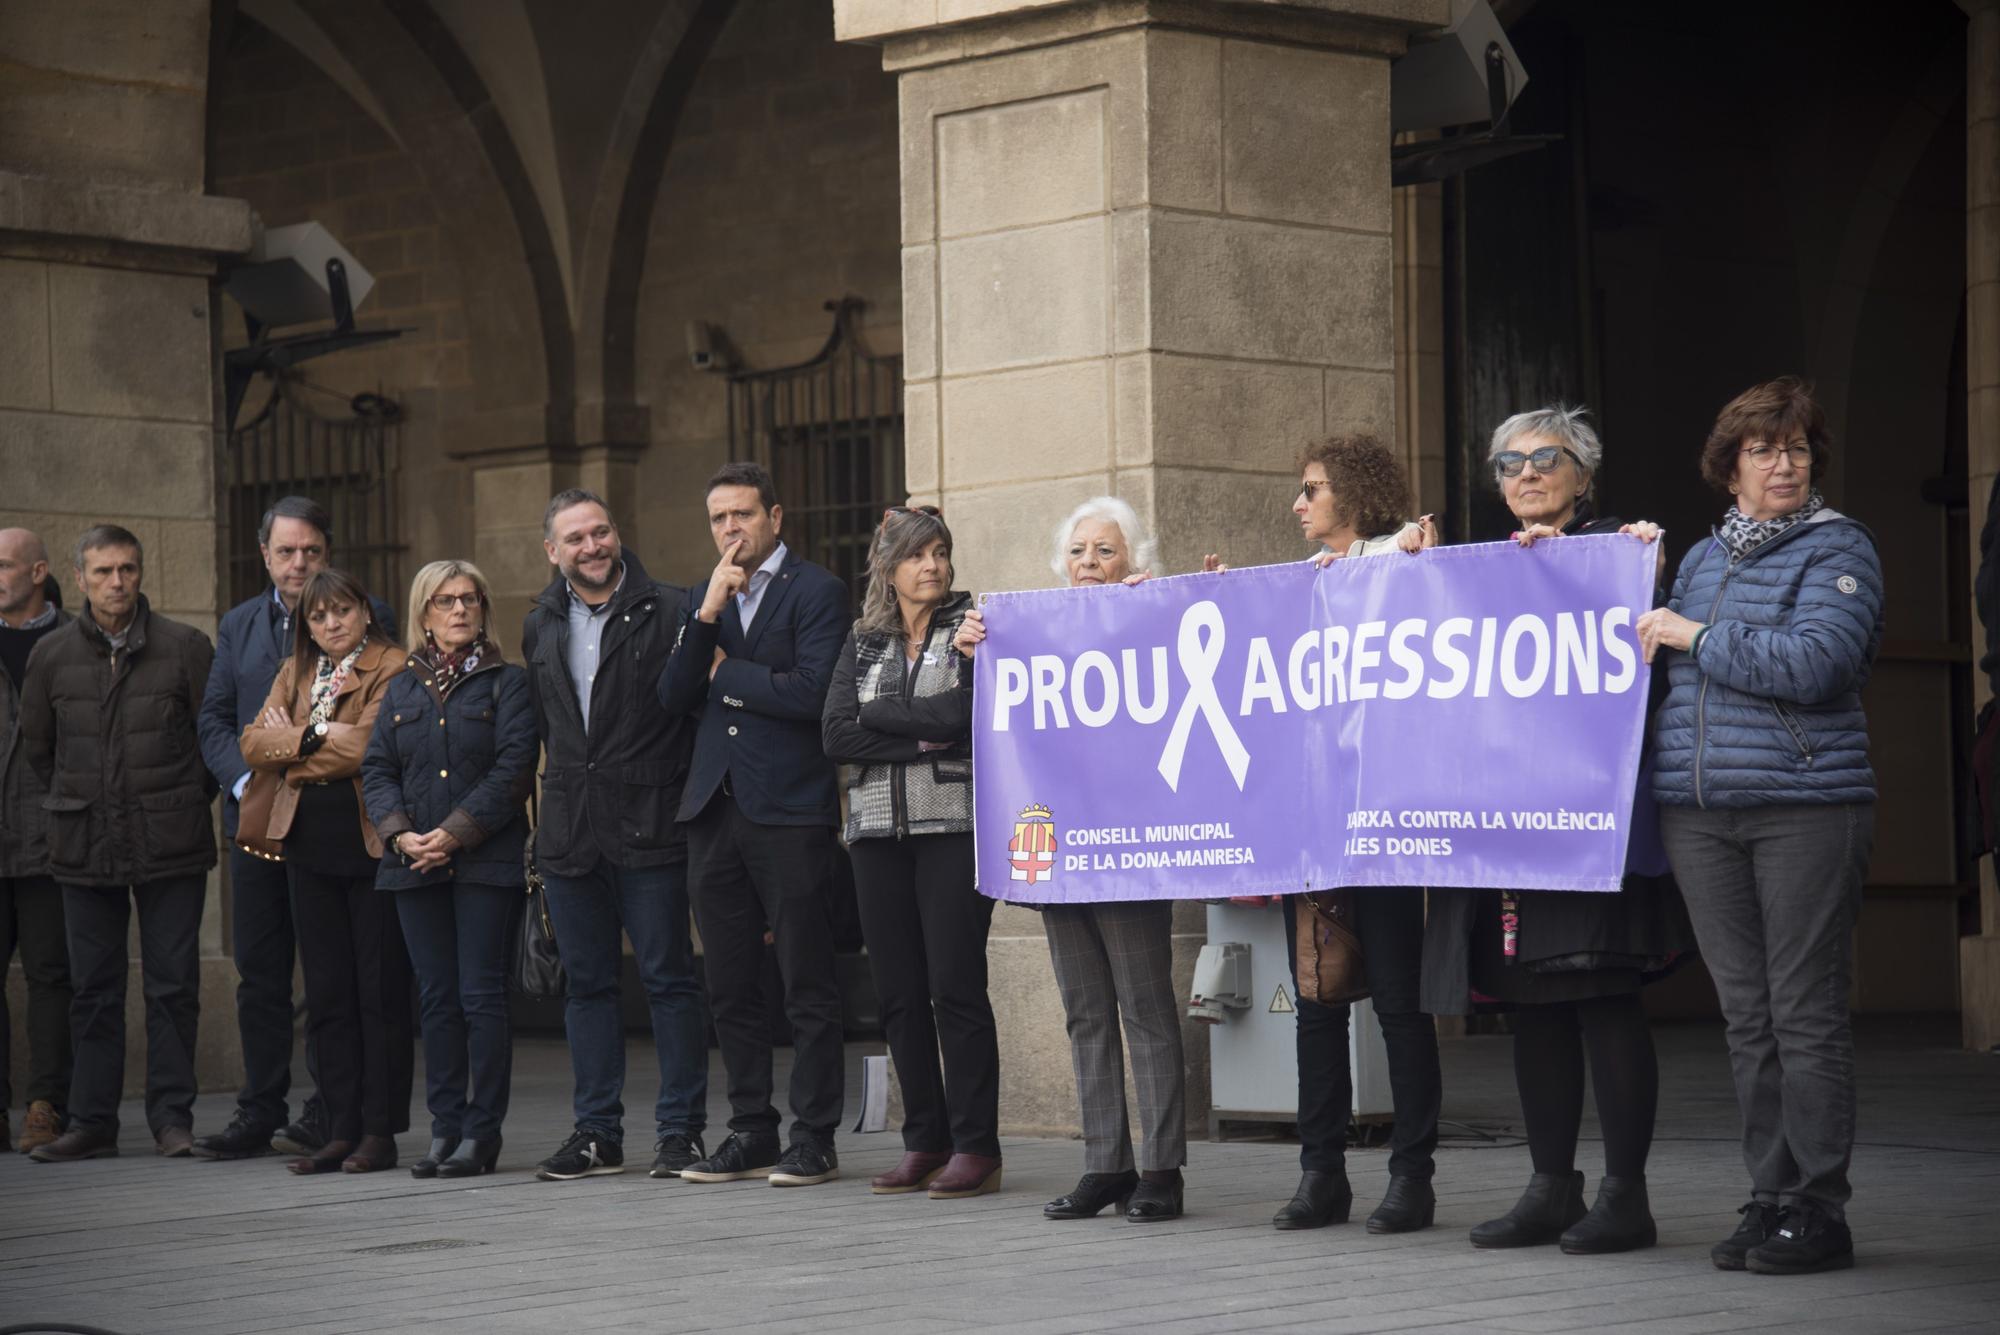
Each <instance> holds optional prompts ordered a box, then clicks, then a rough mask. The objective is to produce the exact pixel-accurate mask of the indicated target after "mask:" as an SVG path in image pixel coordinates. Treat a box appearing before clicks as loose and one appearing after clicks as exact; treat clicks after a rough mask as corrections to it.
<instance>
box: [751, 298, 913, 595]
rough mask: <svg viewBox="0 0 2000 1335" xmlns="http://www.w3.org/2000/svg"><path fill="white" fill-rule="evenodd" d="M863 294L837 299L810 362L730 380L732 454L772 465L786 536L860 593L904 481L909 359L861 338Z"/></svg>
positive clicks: (902, 497) (796, 548)
mask: <svg viewBox="0 0 2000 1335" xmlns="http://www.w3.org/2000/svg"><path fill="white" fill-rule="evenodd" d="M861 307H862V303H861V301H860V300H859V299H858V298H855V297H846V298H843V299H841V300H840V301H837V302H834V301H830V302H828V303H827V309H828V310H830V311H832V312H833V332H832V333H831V334H829V335H828V336H827V340H826V345H825V346H824V347H822V348H821V349H820V350H819V353H818V355H816V356H815V357H813V358H812V360H810V361H806V362H801V363H799V364H798V365H796V366H783V367H779V368H777V369H775V370H770V371H748V372H740V373H738V374H736V375H732V376H731V377H730V381H729V457H730V458H732V459H752V460H755V461H756V462H758V463H760V464H763V465H764V467H766V468H767V469H769V470H770V472H771V478H772V480H773V481H774V482H775V483H776V484H777V488H778V500H779V503H780V504H782V505H783V506H784V508H785V526H784V538H785V542H786V545H787V546H789V547H791V549H792V550H793V551H795V552H797V553H798V554H799V555H801V556H803V557H805V558H806V559H807V560H808V561H817V562H818V563H819V564H821V565H823V566H825V567H826V568H827V569H829V570H831V571H833V573H834V574H836V575H838V576H840V577H841V578H842V579H844V580H846V581H847V582H848V587H849V588H851V589H852V590H853V591H854V594H855V596H856V597H857V598H859V597H860V595H861V591H862V587H863V585H865V584H866V583H867V580H868V542H869V539H870V538H871V537H873V536H874V532H875V526H876V524H877V523H878V522H880V520H881V518H882V511H883V510H884V509H885V508H887V507H889V506H891V505H900V504H902V503H903V501H904V500H905V499H906V494H905V492H904V490H903V359H902V358H901V357H900V356H885V357H877V356H874V355H872V354H870V353H869V352H868V350H867V349H865V348H864V347H862V346H861V343H860V341H859V339H858V338H857V337H856V336H855V332H854V319H855V317H856V316H857V315H858V314H859V313H860V311H861Z"/></svg>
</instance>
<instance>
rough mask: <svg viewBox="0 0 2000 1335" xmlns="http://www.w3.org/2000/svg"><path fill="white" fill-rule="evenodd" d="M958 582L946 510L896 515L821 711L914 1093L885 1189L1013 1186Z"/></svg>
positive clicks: (874, 552) (872, 960)
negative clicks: (978, 846) (1003, 1120)
mask: <svg viewBox="0 0 2000 1335" xmlns="http://www.w3.org/2000/svg"><path fill="white" fill-rule="evenodd" d="M951 584H952V568H951V530H950V529H949V528H947V527H946V526H945V522H944V519H943V517H942V516H940V515H939V513H938V511H937V508H936V507H935V506H928V505H925V506H916V507H909V506H898V507H896V508H895V509H892V510H890V511H889V512H888V513H886V514H884V515H883V517H882V523H881V525H880V527H878V528H877V529H876V530H875V538H874V541H873V542H872V543H871V544H870V545H869V551H868V591H867V592H866V593H865V594H864V595H863V596H862V600H861V615H860V617H858V618H857V619H856V620H855V622H854V628H853V629H852V630H851V631H849V632H848V636H847V643H846V644H845V645H844V646H842V648H841V651H840V660H839V662H838V664H837V665H836V666H835V668H834V670H833V677H832V679H831V680H830V682H829V684H828V687H827V694H826V711H825V714H824V715H823V717H822V720H821V736H822V738H823V740H824V742H825V745H826V754H827V756H828V757H829V758H831V759H833V760H836V761H839V762H840V763H841V764H844V765H846V766H848V767H849V768H848V771H847V830H846V839H847V851H848V856H849V857H850V858H851V859H852V861H853V863H854V890H855V898H856V901H857V903H858V906H859V908H860V910H861V931H862V935H863V937H864V938H865V939H866V940H867V943H868V966H869V969H870V970H871V971H872V972H873V974H874V976H875V991H876V994H877V995H878V996H879V997H880V998H881V1002H882V1028H883V1029H884V1031H886V1032H887V1034H888V1037H889V1051H890V1053H891V1054H893V1055H894V1057H895V1059H896V1079H897V1082H898V1083H899V1084H900V1085H901V1087H902V1091H903V1151H904V1152H903V1159H902V1162H901V1163H899V1164H897V1165H896V1166H895V1167H894V1168H892V1169H890V1170H889V1171H888V1172H886V1173H883V1174H881V1175H880V1176H878V1177H876V1178H875V1179H874V1181H873V1182H872V1183H871V1184H870V1185H871V1188H872V1189H873V1191H874V1192H875V1194H876V1195H878V1196H891V1195H904V1194H908V1193H912V1192H918V1191H924V1190H926V1189H928V1190H929V1192H930V1196H931V1199H933V1200H951V1199H957V1198H960V1197H965V1196H984V1195H986V1194H988V1193H989V1192H994V1191H998V1190H999V1189H1000V1040H999V1037H998V1035H997V1034H996V1032H995V1030H994V1026H993V1006H992V1004H991V1003H990V1002H989V1001H988V1000H987V996H986V934H987V929H988V927H989V926H990V925H991V923H992V920H993V901H992V900H991V899H988V898H987V897H986V896H985V895H982V894H980V893H979V891H978V890H977V889H975V888H974V884H973V881H974V876H973V856H972V661H971V659H970V658H968V657H966V656H965V655H963V654H961V653H959V652H958V651H957V650H955V649H954V648H953V647H952V640H953V638H954V637H955V636H956V635H957V634H958V631H959V626H960V624H961V623H962V622H963V620H964V618H965V615H966V613H967V612H968V611H969V610H970V609H971V607H972V595H971V594H969V593H957V592H954V591H953V589H952V587H951ZM940 1053H942V1055H941V1056H940Z"/></svg>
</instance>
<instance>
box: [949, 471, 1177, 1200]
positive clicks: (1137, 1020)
mask: <svg viewBox="0 0 2000 1335" xmlns="http://www.w3.org/2000/svg"><path fill="white" fill-rule="evenodd" d="M1153 556H1154V543H1153V538H1152V535H1151V534H1149V533H1147V532H1146V529H1145V527H1144V525H1142V524H1141V523H1140V522H1139V516H1138V515H1137V514H1135V513H1134V512H1133V510H1132V507H1131V506H1130V505H1128V504H1126V503H1125V502H1124V501H1122V500H1119V499H1118V498H1117V497H1116V496H1098V497H1094V498H1093V499H1091V500H1088V501H1085V502H1084V503H1083V504H1082V505H1079V506H1077V507H1076V509H1074V510H1072V511H1071V512H1070V514H1069V517H1068V518H1067V519H1065V520H1063V522H1062V523H1061V525H1059V526H1058V527H1057V529H1056V531H1055V551H1054V553H1053V556H1052V558H1051V560H1050V563H1049V564H1050V565H1051V567H1052V568H1053V569H1054V570H1055V572H1056V574H1058V575H1060V576H1062V577H1063V579H1064V580H1066V581H1067V582H1068V584H1069V585H1070V587H1071V588H1082V587H1084V586H1086V585H1099V584H1118V583H1137V582H1138V581H1140V580H1142V579H1145V578H1147V577H1148V576H1150V575H1151V574H1152V569H1151V567H1152V564H1153ZM1209 564H1210V566H1211V568H1212V567H1213V565H1214V562H1213V560H1212V559H1211V561H1210V562H1209ZM985 638H986V625H985V622H984V620H983V619H982V618H981V617H980V614H979V612H978V611H977V610H972V611H968V612H967V613H966V614H965V620H964V622H963V623H962V624H961V625H960V627H959V631H958V635H957V637H956V638H955V639H954V640H953V641H952V643H953V645H954V646H955V647H956V648H957V649H958V651H959V652H960V653H962V654H965V655H966V656H968V657H970V656H971V655H972V654H973V653H974V652H975V651H976V650H977V649H978V647H979V642H980V641H981V640H983V639H985ZM1042 923H1043V926H1044V927H1046V928H1047V930H1048V934H1049V958H1050V960H1051V961H1052V962H1053V964H1054V965H1055V973H1056V987H1057V989H1058V990H1059V991H1060V992H1061V994H1062V1002H1063V1015H1064V1017H1065V1020H1066V1022H1067V1027H1068V1030H1069V1043H1070V1059H1071V1061H1072V1063H1073V1064H1074V1066H1075V1068H1076V1092H1077V1102H1078V1103H1079V1104H1080V1105H1081V1107H1082V1113H1083V1144H1084V1151H1083V1154H1084V1159H1083V1164H1084V1172H1083V1176H1082V1178H1081V1179H1079V1180H1078V1182H1077V1184H1076V1186H1075V1187H1073V1188H1071V1189H1070V1191H1069V1192H1067V1193H1066V1194H1064V1195H1062V1196H1058V1197H1057V1198H1056V1199H1054V1200H1052V1201H1050V1202H1049V1203H1048V1204H1047V1205H1045V1206H1043V1207H1042V1215H1043V1217H1044V1218H1047V1219H1088V1218H1090V1217H1091V1216H1093V1215H1096V1214H1098V1213H1100V1212H1101V1211H1102V1210H1103V1209H1104V1207H1105V1206H1107V1205H1116V1206H1117V1207H1118V1208H1119V1209H1120V1210H1121V1211H1123V1212H1124V1214H1125V1217H1126V1218H1127V1219H1129V1220H1131V1221H1132V1222H1133V1223H1135V1224H1144V1223H1152V1222H1155V1221H1158V1220H1162V1219H1175V1218H1178V1217H1179V1216H1180V1213H1181V1189H1182V1183H1181V1167H1182V1165H1183V1164H1185V1163H1186V1162H1187V1111H1186V1104H1187V1084H1186V1080H1187V1077H1186V1067H1185V1065H1184V1063H1183V1061H1182V1056H1181V1008H1180V997H1179V995H1178V993H1177V992H1176V991H1175V989H1174V977H1173V964H1174V946H1173V927H1174V905H1173V901H1171V900H1151V901H1144V902H1133V903H1117V904H1050V905H1047V906H1045V907H1044V908H1043V911H1042ZM1121 1020H1122V1021H1123V1025H1124V1045H1123V1046H1124V1047H1125V1048H1129V1049H1130V1052H1131V1057H1132V1080H1133V1083H1134V1084H1135V1086H1136V1087H1137V1088H1136V1090H1135V1093H1136V1095H1137V1100H1138V1104H1139V1125H1140V1128H1141V1130H1142V1132H1143V1136H1144V1138H1143V1139H1142V1140H1141V1142H1140V1144H1139V1149H1138V1153H1137V1156H1136V1158H1135V1156H1134V1153H1133V1148H1132V1135H1131V1131H1130V1129H1129V1123H1128V1122H1127V1119H1126V1113H1125V1107H1126V1105H1125V1063H1124V1054H1123V1052H1122V1051H1121V1045H1120V1043H1119V1025H1120V1022H1121Z"/></svg>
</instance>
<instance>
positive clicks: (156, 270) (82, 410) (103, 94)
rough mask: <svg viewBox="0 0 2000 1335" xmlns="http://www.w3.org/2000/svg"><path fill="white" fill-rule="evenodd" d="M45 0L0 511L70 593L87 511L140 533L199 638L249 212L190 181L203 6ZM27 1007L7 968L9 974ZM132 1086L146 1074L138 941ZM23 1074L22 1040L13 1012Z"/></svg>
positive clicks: (5, 31) (223, 966) (206, 994)
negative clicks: (227, 319)
mask: <svg viewBox="0 0 2000 1335" xmlns="http://www.w3.org/2000/svg"><path fill="white" fill-rule="evenodd" d="M104 19H105V14H104V12H103V11H101V10H93V9H91V8H89V7H81V8H80V7H78V6H74V5H66V4H62V3H59V0H10V3H6V4H0V53H5V54H4V58H0V60H4V64H5V73H4V74H0V526H13V525H21V526H24V527H27V528H31V529H33V530H35V531H36V532H37V533H39V534H40V535H41V536H42V538H43V540H44V541H45V542H46V543H47V544H48V547H49V556H50V562H51V566H52V568H53V569H54V571H55V574H56V576H57V578H58V579H60V580H61V581H62V582H63V586H64V601H65V604H66V605H67V606H68V607H70V608H71V609H72V610H74V609H75V608H76V607H78V606H79V605H80V603H81V595H79V594H78V593H77V592H76V587H75V583H74V580H73V579H72V578H71V567H70V548H71V544H72V543H74V542H75V540H76V538H77V536H78V534H80V533H81V532H82V531H83V530H84V529H86V528H88V527H90V526H91V525H92V524H97V523H104V522H111V523H118V524H122V525H124V526H125V527H126V528H129V529H131V530H132V531H133V533H135V534H136V535H137V536H138V538H139V540H140V541H141V542H142V543H143V544H144V546H145V557H146V572H145V590H146V595H147V598H148V601H150V602H151V604H152V606H153V607H154V608H155V609H156V610H158V611H159V612H161V613H163V614H165V615H167V616H170V617H173V618H175V619H176V620H180V621H186V622H189V623H192V624H193V625H196V626H199V627H200V628H201V629H202V630H204V631H206V632H208V633H209V634H211V635H213V634H214V632H215V622H216V606H217V597H218V592H219V581H218V577H217V566H216V517H215V495H216V476H217V472H216V465H217V450H218V440H219V435H218V430H217V425H216V424H217V421H218V418H219V415H220V414H219V411H218V405H217V403H216V396H217V383H218V379H219V377H217V375H216V374H215V368H216V365H217V352H216V346H217V345H216V340H215V303H214V299H213V294H212V288H211V279H212V278H213V276H214V275H215V273H216V270H217V267H218V263H219V262H220V260H221V259H222V258H223V257H225V256H229V255H235V254H241V253H243V252H245V251H247V250H248V249H249V247H250V210H249V208H248V206H247V205H245V204H243V203H242V202H241V201H239V200H229V199H215V198H210V197H208V196H207V195H205V194H204V193H203V188H204V163H203V145H204V142H205V137H206V136H205V131H206V124H207V114H208V109H207V99H208V43H209V5H208V2H207V0H158V3H155V4H149V5H147V6H146V7H145V14H144V22H138V21H136V20H134V21H125V22H116V23H108V22H105V21H104ZM222 904H223V901H222V897H221V894H220V878H219V877H215V878H211V880H210V885H209V896H208V904H207V907H206V909H205V911H204V914H203V919H202V933H201V944H202V954H203V959H202V1024H201V1038H200V1050H199V1052H198V1053H197V1065H198V1071H199V1074H200V1076H201V1078H202V1081H203V1084H204V1086H205V1087H232V1086H233V1085H234V1084H235V1083H236V1082H237V1081H238V1080H239V1079H240V1078H241V1074H242V1072H241V1067H240V1063H239V1060H238V1057H237V1044H236V1025H235V1022H234V1018H233V1017H234V1015H235V1006H234V1002H233V995H234V987H235V981H236V978H235V969H234V967H233V966H232V965H231V963H230V961H229V958H228V956H227V954H226V953H225V951H224V934H225V928H224V920H225V915H224V913H223V912H222ZM7 985H8V988H9V993H8V995H9V1000H10V1004H11V1005H12V1006H13V1012H14V1016H15V1024H16V1025H17V1026H18V1025H19V1024H20V1022H21V1020H20V1017H21V1014H22V1005H21V1000H20V999H21V996H22V992H21V984H20V982H19V981H18V970H16V971H14V973H13V975H12V976H10V977H9V978H8V980H7ZM127 998H128V1011H127V1019H128V1022H129V1023H128V1034H129V1036H130V1041H129V1044H128V1063H127V1065H128V1069H127V1074H126V1090H127V1092H128V1093H129V1094H136V1093H137V1092H138V1091H139V1089H140V1087H141V1082H142V1080H143V1054H144V1043H145V1028H144V1021H143V1014H142V998H141V991H140V980H139V963H138V954H137V951H136V950H135V951H134V952H133V956H132V976H131V982H130V987H129V989H128V992H127ZM13 1051H14V1054H15V1063H16V1074H15V1080H16V1083H17V1087H18V1082H19V1081H20V1079H21V1076H22V1072H23V1070H24V1069H25V1068H24V1063H25V1062H26V1059H27V1048H26V1044H25V1041H24V1040H23V1039H22V1038H21V1036H20V1034H19V1031H18V1028H17V1031H16V1036H15V1042H14V1045H13Z"/></svg>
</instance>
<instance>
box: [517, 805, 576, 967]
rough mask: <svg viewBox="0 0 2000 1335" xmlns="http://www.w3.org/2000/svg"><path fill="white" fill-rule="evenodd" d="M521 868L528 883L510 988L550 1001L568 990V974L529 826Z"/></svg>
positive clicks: (531, 830) (533, 836)
mask: <svg viewBox="0 0 2000 1335" xmlns="http://www.w3.org/2000/svg"><path fill="white" fill-rule="evenodd" d="M531 805H533V803H532V802H531ZM536 814H537V815H539V814H540V813H539V811H537V813H536ZM538 823H539V822H538ZM521 871H522V874H523V876H524V879H526V881H527V883H528V893H527V897H526V902H525V904H524V906H523V908H522V913H521V930H520V931H519V933H517V939H516V941H515V945H514V990H515V991H516V992H519V993H520V994H521V995H522V996H524V997H532V998H534V999H535V1000H538V1001H553V1000H555V999H557V998H560V997H564V996H567V995H568V994H569V975H568V974H567V973H565V972H564V971H563V963H562V954H561V952H560V951H558V950H557V949H556V927H555V923H554V922H552V921H551V920H550V919H549V895H548V890H547V888H546V887H544V886H543V884H542V874H541V872H540V871H538V870H536V868H535V831H534V830H533V829H530V830H529V831H528V841H527V843H526V844H525V845H523V847H522V849H521Z"/></svg>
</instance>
